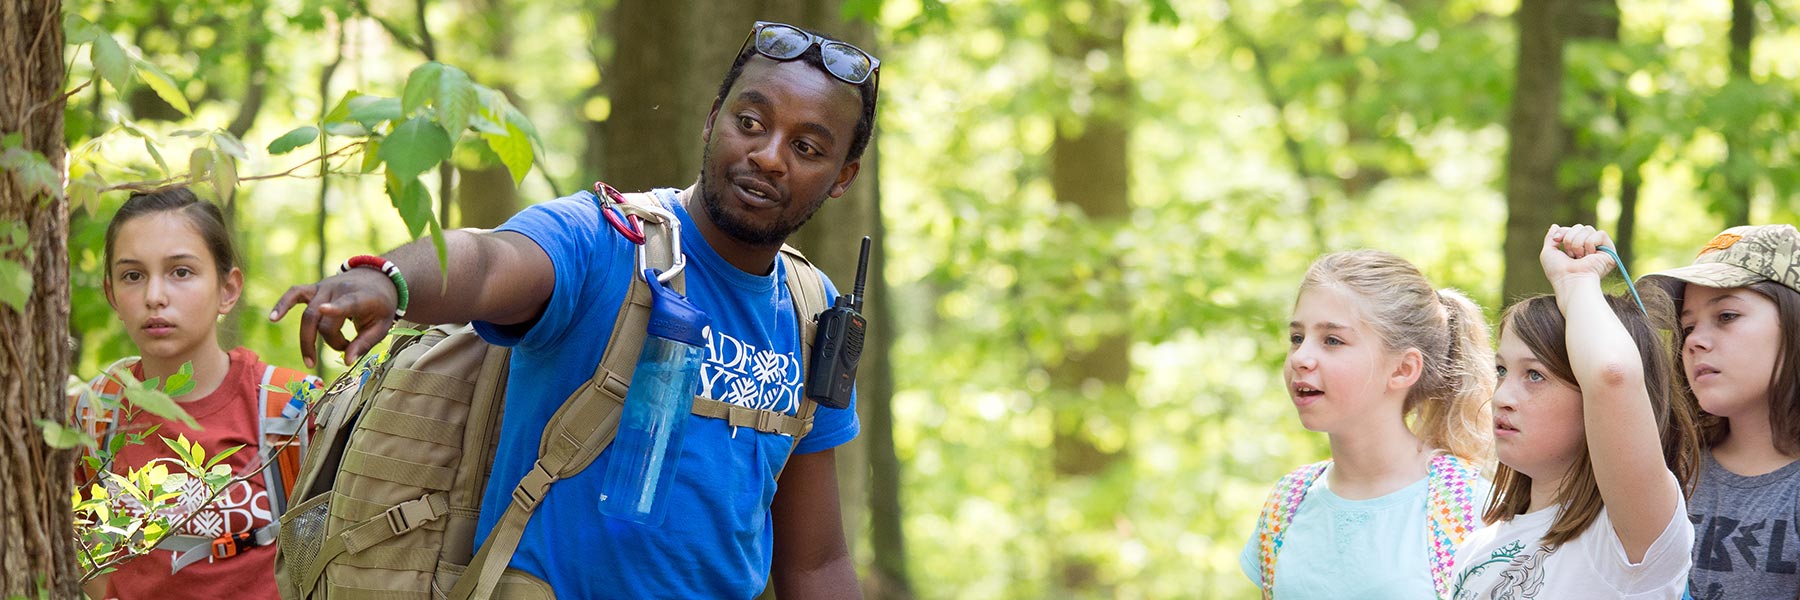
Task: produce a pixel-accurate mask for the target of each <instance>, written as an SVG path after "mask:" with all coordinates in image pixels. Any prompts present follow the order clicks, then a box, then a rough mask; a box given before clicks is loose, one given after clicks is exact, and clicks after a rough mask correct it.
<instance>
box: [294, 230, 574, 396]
mask: <svg viewBox="0 0 1800 600" xmlns="http://www.w3.org/2000/svg"><path fill="white" fill-rule="evenodd" d="M444 245H445V246H446V249H447V256H448V258H449V272H448V274H446V273H444V272H442V271H440V270H439V268H438V262H437V251H436V250H435V249H434V248H433V247H432V244H431V240H428V239H421V240H417V241H414V242H412V243H409V244H406V245H404V246H401V247H399V248H395V249H394V250H393V251H392V252H389V253H387V255H386V257H385V258H387V259H388V260H390V261H393V263H394V265H395V266H397V267H399V268H400V273H401V274H402V275H403V276H404V277H405V278H406V282H407V287H408V288H409V292H410V294H409V298H410V299H409V301H408V304H407V307H406V319H407V320H409V321H415V322H419V323H461V322H464V321H488V322H492V323H496V324H500V325H512V324H517V323H524V322H526V321H530V320H532V319H534V318H536V317H537V316H538V314H539V313H542V312H543V310H544V305H545V304H546V303H547V302H549V300H550V292H551V290H552V289H554V287H555V283H556V276H555V272H554V269H553V267H552V266H551V264H550V256H549V255H548V254H545V253H544V249H543V248H540V247H538V245H537V243H536V242H533V241H531V239H530V238H527V237H525V236H524V235H523V234H519V233H515V232H510V231H506V232H500V233H480V232H474V231H446V232H444ZM446 282H448V285H446ZM399 301H400V297H399V291H398V290H397V289H396V288H395V287H394V283H393V282H392V281H391V280H389V279H388V277H387V276H386V275H383V274H382V273H381V272H380V271H377V270H375V269H351V270H350V272H348V273H339V274H337V275H333V276H331V277H327V278H325V279H322V280H320V281H319V282H318V283H312V284H307V285H297V286H294V287H291V288H288V291H287V293H285V294H282V295H281V300H279V301H277V302H276V303H275V309H274V310H273V311H272V312H270V313H269V320H271V321H279V320H281V318H282V317H283V316H285V315H286V314H287V312H288V310H289V309H291V308H293V307H294V305H296V304H305V305H306V309H305V310H304V311H303V312H301V314H300V354H301V355H302V356H304V357H305V358H306V366H308V367H311V366H313V365H314V364H315V363H316V356H315V353H314V351H313V347H314V343H313V342H314V340H315V339H316V338H318V337H323V338H325V343H327V344H330V345H331V347H332V348H335V349H338V350H341V351H343V352H344V362H345V364H349V363H354V362H356V359H357V357H360V356H362V354H363V353H364V352H367V351H368V350H369V348H372V347H374V346H375V343H376V342H379V341H381V338H382V337H384V336H386V335H387V332H388V329H390V328H392V327H393V326H394V309H395V307H396V305H397V304H398V303H399ZM345 321H350V322H352V323H354V324H355V329H356V337H355V339H348V338H346V337H345V336H344V333H343V331H342V330H343V326H344V322H345Z"/></svg>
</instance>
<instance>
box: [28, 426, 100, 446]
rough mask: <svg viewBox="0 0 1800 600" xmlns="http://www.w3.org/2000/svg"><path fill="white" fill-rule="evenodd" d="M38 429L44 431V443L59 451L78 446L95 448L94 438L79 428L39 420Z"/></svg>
mask: <svg viewBox="0 0 1800 600" xmlns="http://www.w3.org/2000/svg"><path fill="white" fill-rule="evenodd" d="M37 424H38V427H40V428H42V429H43V432H44V443H46V444H49V445H50V447H51V448H55V449H57V450H68V449H70V448H74V447H76V446H87V447H89V448H92V447H94V436H91V435H88V432H86V431H82V430H81V429H79V428H75V427H70V426H67V425H64V424H62V423H58V422H56V421H52V420H50V419H38V420H37Z"/></svg>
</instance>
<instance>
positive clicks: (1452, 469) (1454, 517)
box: [1425, 454, 1481, 599]
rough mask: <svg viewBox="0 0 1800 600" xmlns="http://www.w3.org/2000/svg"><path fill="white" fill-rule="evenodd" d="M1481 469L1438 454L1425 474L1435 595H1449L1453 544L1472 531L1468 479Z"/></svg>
mask: <svg viewBox="0 0 1800 600" xmlns="http://www.w3.org/2000/svg"><path fill="white" fill-rule="evenodd" d="M1480 477H1481V471H1480V470H1479V469H1476V468H1475V465H1473V464H1471V463H1470V462H1469V461H1466V460H1463V459H1461V458H1457V457H1455V456H1451V455H1449V454H1439V455H1437V456H1435V457H1432V459H1431V468H1430V470H1429V471H1428V472H1427V474H1426V481H1427V483H1426V492H1425V493H1426V497H1425V507H1426V515H1425V516H1426V519H1425V523H1426V527H1427V528H1428V529H1430V531H1431V540H1430V541H1431V585H1432V587H1434V588H1436V589H1437V596H1438V598H1445V599H1447V598H1449V597H1450V578H1451V577H1452V575H1453V573H1452V572H1451V571H1452V570H1453V569H1454V567H1455V565H1454V564H1453V563H1454V562H1455V559H1456V546H1457V544H1461V543H1462V542H1463V540H1464V539H1465V538H1467V537H1469V534H1470V533H1471V532H1473V531H1475V517H1476V515H1475V498H1474V491H1473V489H1472V488H1473V486H1472V485H1470V483H1471V482H1473V481H1476V480H1478V479H1480Z"/></svg>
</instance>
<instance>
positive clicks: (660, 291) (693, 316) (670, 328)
mask: <svg viewBox="0 0 1800 600" xmlns="http://www.w3.org/2000/svg"><path fill="white" fill-rule="evenodd" d="M644 281H646V282H649V283H650V297H651V303H650V327H649V333H650V335H654V336H656V337H659V338H664V339H669V340H674V341H677V342H681V343H683V344H687V345H689V346H705V345H706V329H707V327H709V326H711V325H712V319H710V318H708V317H707V316H706V312H705V311H702V310H700V308H699V307H697V306H694V303H692V302H689V301H688V299H687V296H683V295H681V293H680V292H677V291H675V290H674V289H673V288H669V287H667V286H664V285H663V284H661V283H658V282H657V281H656V269H644Z"/></svg>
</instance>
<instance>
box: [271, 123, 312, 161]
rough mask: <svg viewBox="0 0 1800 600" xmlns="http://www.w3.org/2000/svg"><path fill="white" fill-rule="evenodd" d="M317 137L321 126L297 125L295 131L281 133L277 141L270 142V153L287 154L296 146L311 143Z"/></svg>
mask: <svg viewBox="0 0 1800 600" xmlns="http://www.w3.org/2000/svg"><path fill="white" fill-rule="evenodd" d="M316 139H319V128H317V127H313V126H311V125H305V126H301V127H297V128H295V129H294V130H293V131H289V132H287V133H284V134H281V137H278V138H275V141H273V142H269V154H287V153H289V152H292V151H293V150H294V149H295V148H299V147H301V146H305V145H307V144H311V143H312V142H313V140H316Z"/></svg>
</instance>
